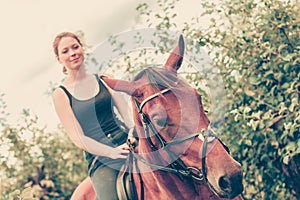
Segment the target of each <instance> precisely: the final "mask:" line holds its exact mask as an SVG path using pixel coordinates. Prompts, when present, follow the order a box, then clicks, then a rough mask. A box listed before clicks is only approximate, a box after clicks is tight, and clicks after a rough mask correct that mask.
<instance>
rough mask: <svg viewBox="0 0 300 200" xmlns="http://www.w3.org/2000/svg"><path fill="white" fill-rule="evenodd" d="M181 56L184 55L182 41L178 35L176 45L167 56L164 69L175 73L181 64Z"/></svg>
mask: <svg viewBox="0 0 300 200" xmlns="http://www.w3.org/2000/svg"><path fill="white" fill-rule="evenodd" d="M183 54H184V40H183V36H182V35H180V36H179V41H178V45H177V46H176V47H175V49H174V50H173V51H172V52H171V54H170V55H169V58H168V60H167V62H166V64H165V68H166V69H168V70H170V71H172V72H176V71H177V70H178V69H179V68H180V66H181V64H182V60H183Z"/></svg>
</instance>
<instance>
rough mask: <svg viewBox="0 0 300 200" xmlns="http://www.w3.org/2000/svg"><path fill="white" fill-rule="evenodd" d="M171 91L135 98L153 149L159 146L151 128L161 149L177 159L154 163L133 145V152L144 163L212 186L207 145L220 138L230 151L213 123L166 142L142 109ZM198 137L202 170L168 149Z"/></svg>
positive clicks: (155, 149) (166, 90) (147, 137)
mask: <svg viewBox="0 0 300 200" xmlns="http://www.w3.org/2000/svg"><path fill="white" fill-rule="evenodd" d="M169 91H170V88H167V89H164V90H161V91H160V92H157V93H155V94H153V95H151V96H149V97H147V98H146V99H144V100H143V101H142V102H141V103H139V102H138V101H137V100H136V99H134V101H135V105H136V107H137V109H138V112H139V114H140V115H141V116H142V121H143V128H144V131H145V136H146V139H147V142H148V143H149V145H150V147H151V149H152V150H153V151H157V150H158V148H157V147H156V146H155V145H154V144H153V142H152V140H151V139H150V131H149V129H150V130H151V132H152V134H153V135H154V136H155V139H156V140H157V141H158V143H159V148H160V149H166V151H167V152H168V154H169V156H170V158H171V159H172V160H175V161H174V162H172V163H171V164H170V165H169V166H161V165H156V164H153V163H149V162H148V161H146V160H145V159H144V158H143V157H141V156H140V155H138V154H137V153H135V152H134V150H133V148H132V147H131V152H132V154H133V156H134V157H135V158H136V159H137V160H139V161H141V162H142V163H144V164H146V165H148V166H150V167H152V168H154V169H158V170H162V171H166V172H171V173H174V174H177V175H178V176H179V177H180V178H183V177H190V178H192V179H194V180H196V181H202V180H205V182H206V183H208V185H209V186H210V187H212V185H211V184H209V182H208V180H207V170H206V163H205V160H206V153H207V152H206V151H207V146H208V144H209V143H211V142H213V141H214V140H215V139H218V140H219V141H220V143H221V144H222V145H223V147H224V148H225V149H226V151H227V152H228V153H229V148H228V147H227V146H226V145H225V144H224V143H223V142H222V141H221V140H220V139H219V138H218V136H217V135H216V133H215V132H214V130H213V129H212V128H211V125H210V124H209V126H208V127H207V129H205V130H202V131H201V132H198V133H193V134H191V135H188V136H185V137H182V138H178V139H175V140H172V141H170V142H166V141H165V140H164V139H163V138H162V137H161V135H160V133H159V132H158V131H157V130H156V128H155V127H154V125H153V124H152V122H151V120H150V119H149V117H148V116H147V115H146V114H145V113H144V112H143V111H142V110H143V107H144V106H145V104H146V103H147V102H149V101H151V100H152V99H155V98H157V97H158V96H160V95H163V94H165V93H167V92H169ZM196 137H198V138H199V139H201V140H202V141H203V145H202V170H200V169H198V168H197V167H194V166H186V165H185V163H184V162H183V161H182V160H181V159H180V158H177V156H176V155H175V154H174V153H173V152H172V151H169V150H168V146H171V145H175V144H179V143H182V142H184V141H187V140H190V139H193V138H196ZM213 189H214V188H213ZM214 190H215V189H214Z"/></svg>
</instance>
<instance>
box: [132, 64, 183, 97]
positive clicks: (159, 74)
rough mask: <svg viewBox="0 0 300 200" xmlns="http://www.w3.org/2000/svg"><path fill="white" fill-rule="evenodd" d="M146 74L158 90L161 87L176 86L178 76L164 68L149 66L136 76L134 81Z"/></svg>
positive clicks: (153, 86)
mask: <svg viewBox="0 0 300 200" xmlns="http://www.w3.org/2000/svg"><path fill="white" fill-rule="evenodd" d="M144 75H145V76H146V77H147V79H148V81H149V83H150V84H151V86H152V88H153V89H155V90H156V91H158V90H160V88H174V86H175V85H176V83H177V81H178V80H177V79H178V78H177V76H176V75H174V74H172V73H170V72H169V71H167V70H165V69H162V68H155V67H148V68H146V69H144V70H142V71H141V72H140V73H138V74H137V75H136V76H135V77H134V81H137V80H139V79H141V78H142V77H143V76H144Z"/></svg>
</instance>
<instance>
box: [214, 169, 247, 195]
mask: <svg viewBox="0 0 300 200" xmlns="http://www.w3.org/2000/svg"><path fill="white" fill-rule="evenodd" d="M219 187H220V188H221V189H222V190H223V191H224V192H226V193H228V196H229V197H230V198H232V197H235V196H237V195H238V194H241V193H242V192H243V189H244V187H243V178H242V174H240V173H236V174H233V175H230V176H222V177H220V179H219Z"/></svg>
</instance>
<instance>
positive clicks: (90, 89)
mask: <svg viewBox="0 0 300 200" xmlns="http://www.w3.org/2000/svg"><path fill="white" fill-rule="evenodd" d="M53 49H54V53H55V55H56V58H57V60H58V62H59V63H60V64H61V65H62V66H63V72H64V73H65V74H66V77H65V79H64V81H63V82H62V83H61V85H60V86H59V87H58V88H57V89H55V91H54V92H53V102H54V106H55V110H56V112H57V115H58V117H59V119H60V121H61V123H62V125H63V127H64V128H65V130H66V132H67V134H68V136H69V138H70V139H71V141H72V142H73V143H74V144H75V145H76V146H77V147H79V148H80V149H82V150H84V151H85V153H86V160H87V167H88V172H89V176H90V178H91V181H92V183H93V187H94V189H95V191H96V194H97V198H98V199H103V200H115V199H117V193H116V188H115V182H116V177H117V174H118V170H119V169H120V167H121V165H122V164H123V163H124V159H125V158H126V156H127V155H128V153H129V149H128V146H127V145H126V140H127V137H128V130H129V129H131V128H132V127H133V126H134V124H133V121H132V116H131V112H130V110H129V109H128V107H127V106H126V105H127V104H126V102H125V101H124V99H122V95H120V94H118V93H116V92H114V91H113V90H112V89H111V88H109V87H108V86H107V85H106V83H105V81H104V80H103V78H102V76H101V75H95V74H88V73H87V72H86V70H85V66H84V59H85V55H84V49H83V46H82V43H81V41H80V39H79V38H78V37H77V36H76V35H75V34H73V33H70V32H63V33H60V34H58V35H57V36H56V38H55V40H54V42H53ZM106 79H107V77H106ZM114 107H116V108H117V110H118V111H119V114H120V115H121V117H122V118H123V121H124V122H125V124H126V126H124V125H123V124H122V122H121V121H120V120H118V118H117V116H116V114H115V112H114ZM131 130H132V129H131ZM129 137H131V138H130V139H131V141H133V140H134V138H133V137H132V136H131V135H130V136H129ZM76 198H77V197H76Z"/></svg>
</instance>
